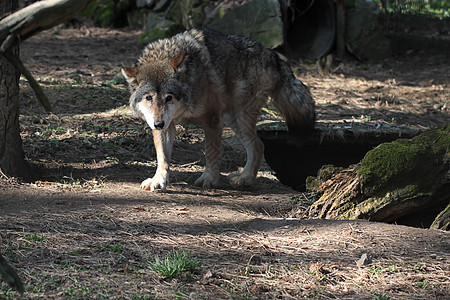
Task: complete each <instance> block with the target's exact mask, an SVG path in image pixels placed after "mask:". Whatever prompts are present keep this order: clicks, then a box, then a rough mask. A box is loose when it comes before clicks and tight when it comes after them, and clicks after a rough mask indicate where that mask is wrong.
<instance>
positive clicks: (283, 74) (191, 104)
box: [122, 29, 315, 191]
mask: <svg viewBox="0 0 450 300" xmlns="http://www.w3.org/2000/svg"><path fill="white" fill-rule="evenodd" d="M122 73H123V75H124V76H125V78H126V80H127V81H128V84H129V87H130V91H131V97H130V107H131V109H132V111H134V112H135V113H136V114H137V115H138V116H140V117H141V118H142V119H143V120H145V121H146V122H147V123H148V125H149V126H150V127H151V129H152V133H153V139H154V144H155V147H156V155H157V162H158V167H157V169H156V173H155V175H154V176H153V178H148V179H146V180H144V181H143V182H142V184H141V188H142V189H145V190H150V191H154V190H155V189H161V190H163V191H164V190H166V188H167V184H168V181H169V161H170V156H171V153H172V146H173V140H174V136H175V124H176V123H177V122H178V121H179V120H182V119H183V120H188V121H192V122H199V123H201V124H202V125H203V129H204V132H205V156H206V168H205V170H204V172H203V174H202V175H201V176H200V178H198V179H197V180H196V181H195V183H194V184H195V185H196V186H201V187H204V188H211V187H214V186H216V185H217V184H218V182H219V178H220V173H219V162H220V148H221V141H222V138H221V135H222V130H223V128H224V126H228V127H231V129H232V130H233V131H234V132H235V134H236V135H237V136H239V137H240V138H241V140H242V142H243V144H244V146H245V149H246V154H247V162H246V164H245V167H244V169H243V172H242V173H240V174H234V175H233V176H230V177H231V178H230V183H231V185H232V186H233V187H235V188H248V187H250V186H251V185H252V184H253V183H254V181H255V178H256V175H257V172H258V170H259V168H260V166H261V162H262V158H263V153H264V145H263V143H262V142H261V141H260V139H259V138H258V136H257V134H256V121H257V117H258V115H259V113H260V110H261V108H262V106H263V105H264V104H265V103H266V102H267V101H268V99H269V98H271V99H272V101H273V102H274V104H275V106H276V108H277V109H278V110H280V112H281V113H282V114H283V116H284V117H285V119H286V123H287V126H288V128H289V131H290V132H293V133H294V134H296V135H302V133H304V132H306V131H308V130H310V129H311V128H313V127H314V122H315V112H314V101H313V99H312V97H311V95H310V92H309V90H308V88H307V87H306V86H305V85H304V84H303V83H302V82H300V81H299V80H298V79H296V78H295V77H294V75H293V73H292V71H291V69H290V68H289V66H288V65H287V63H286V62H284V61H282V60H281V59H280V58H279V57H278V55H277V54H276V53H275V52H273V51H272V50H270V49H268V48H266V47H264V46H263V45H261V44H260V43H258V42H255V41H253V40H251V39H248V38H245V37H241V36H235V35H228V34H223V33H220V32H217V31H213V30H209V29H191V30H189V31H185V32H183V33H180V34H178V35H175V36H173V37H171V38H167V39H161V40H157V41H154V42H152V43H150V44H149V45H147V46H146V47H145V49H144V50H143V52H142V54H141V56H140V58H139V59H138V61H137V64H136V66H135V67H133V68H122Z"/></svg>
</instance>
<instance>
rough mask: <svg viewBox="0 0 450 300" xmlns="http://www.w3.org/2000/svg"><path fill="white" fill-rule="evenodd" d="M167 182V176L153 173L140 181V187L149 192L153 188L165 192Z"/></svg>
mask: <svg viewBox="0 0 450 300" xmlns="http://www.w3.org/2000/svg"><path fill="white" fill-rule="evenodd" d="M168 183H169V180H168V179H167V177H165V176H162V175H159V174H155V176H153V178H147V179H145V180H144V181H142V183H141V189H143V190H146V191H151V192H153V191H154V190H155V189H160V190H161V191H163V192H165V191H166V188H167V184H168Z"/></svg>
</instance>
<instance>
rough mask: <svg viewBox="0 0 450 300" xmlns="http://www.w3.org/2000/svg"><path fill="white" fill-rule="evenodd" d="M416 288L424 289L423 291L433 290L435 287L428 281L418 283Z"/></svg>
mask: <svg viewBox="0 0 450 300" xmlns="http://www.w3.org/2000/svg"><path fill="white" fill-rule="evenodd" d="M415 287H417V288H419V289H423V290H429V289H431V288H432V287H433V286H432V285H431V283H430V282H428V281H427V280H426V279H424V280H422V281H419V282H418V283H416V284H415Z"/></svg>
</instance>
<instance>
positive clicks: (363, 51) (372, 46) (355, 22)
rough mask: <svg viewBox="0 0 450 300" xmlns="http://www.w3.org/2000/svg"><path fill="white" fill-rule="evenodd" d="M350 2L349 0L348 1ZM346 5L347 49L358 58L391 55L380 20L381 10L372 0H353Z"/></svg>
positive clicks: (379, 57)
mask: <svg viewBox="0 0 450 300" xmlns="http://www.w3.org/2000/svg"><path fill="white" fill-rule="evenodd" d="M349 2H351V1H349ZM353 3H354V4H353V5H351V3H350V5H349V6H348V7H347V10H346V19H345V34H346V44H347V49H348V50H349V51H350V52H351V53H352V54H354V55H355V56H357V57H359V58H360V59H383V58H386V57H389V56H391V55H392V50H391V45H390V42H389V39H388V37H387V36H386V35H385V32H384V31H383V27H382V22H381V20H380V18H379V17H380V14H381V10H380V8H379V7H378V5H377V3H376V2H375V1H373V0H355V1H354V2H353Z"/></svg>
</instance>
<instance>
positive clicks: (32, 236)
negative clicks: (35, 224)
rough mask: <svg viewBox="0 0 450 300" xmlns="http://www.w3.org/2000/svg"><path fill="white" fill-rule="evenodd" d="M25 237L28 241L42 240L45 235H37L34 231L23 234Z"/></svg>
mask: <svg viewBox="0 0 450 300" xmlns="http://www.w3.org/2000/svg"><path fill="white" fill-rule="evenodd" d="M25 239H26V240H27V241H30V242H42V241H43V240H44V239H45V236H43V235H42V236H39V235H37V234H35V233H33V234H27V235H25Z"/></svg>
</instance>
